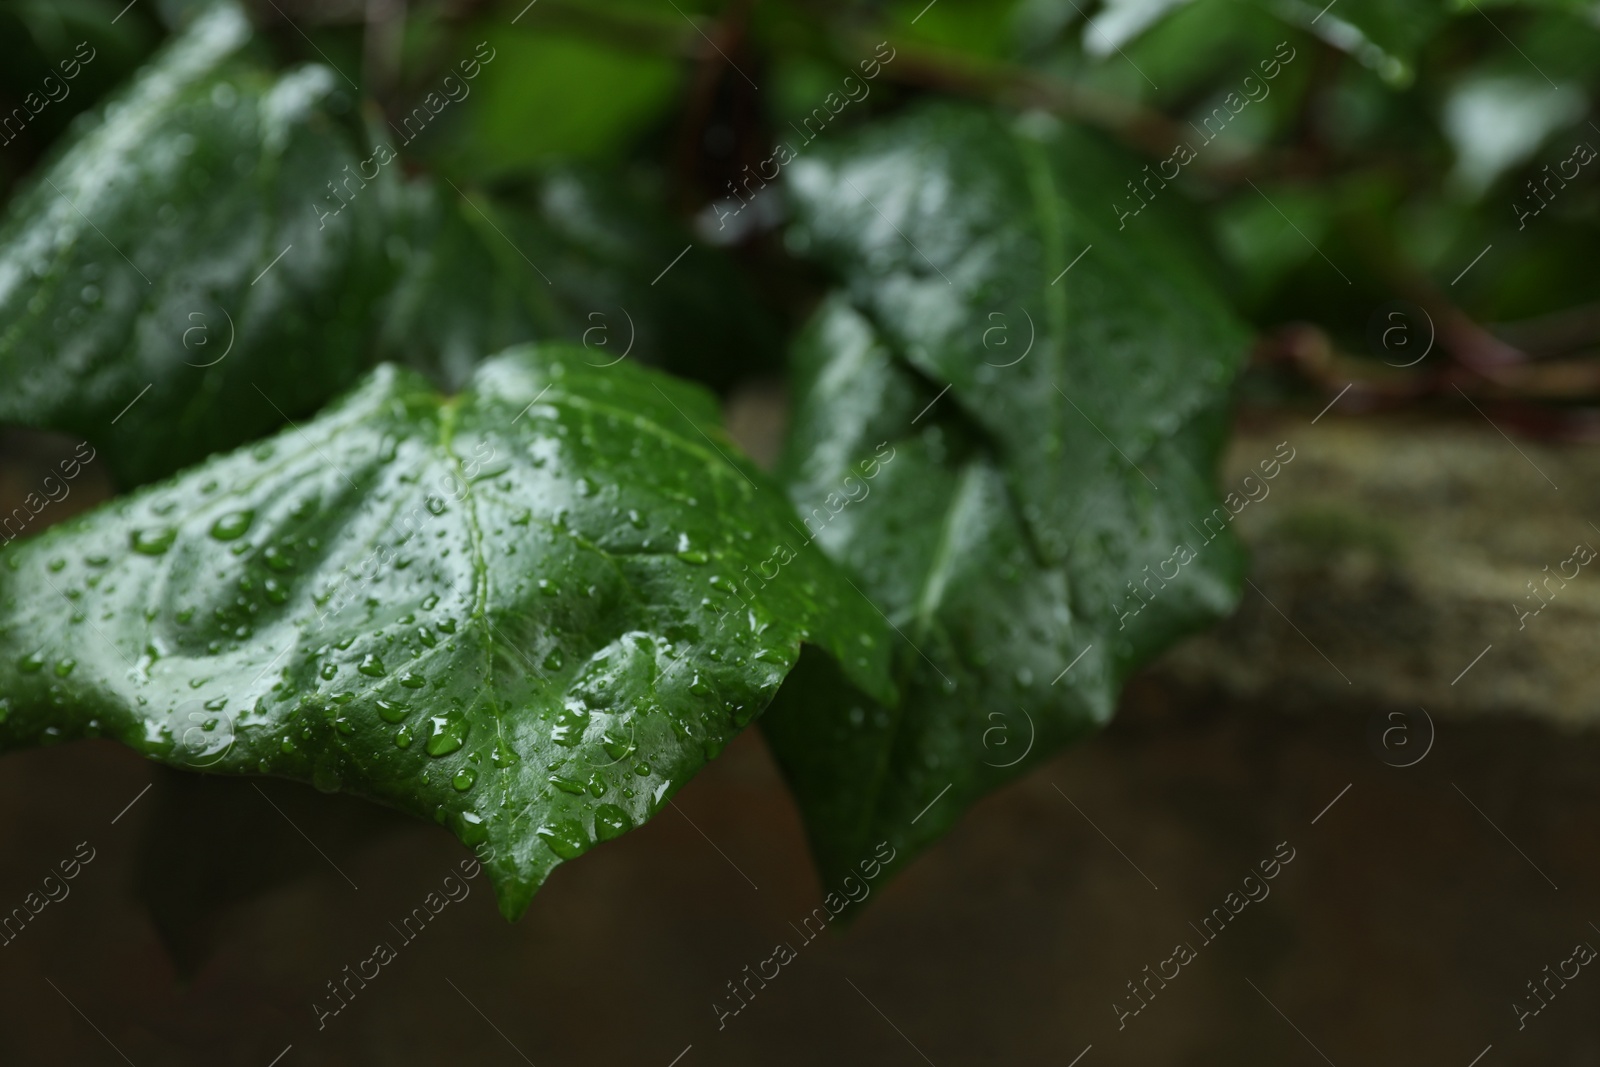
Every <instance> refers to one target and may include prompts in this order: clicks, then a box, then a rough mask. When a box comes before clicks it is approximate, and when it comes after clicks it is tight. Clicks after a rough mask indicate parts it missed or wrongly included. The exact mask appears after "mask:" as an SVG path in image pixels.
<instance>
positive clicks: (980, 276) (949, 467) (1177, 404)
mask: <svg viewBox="0 0 1600 1067" xmlns="http://www.w3.org/2000/svg"><path fill="white" fill-rule="evenodd" d="M1122 165H1127V164H1126V163H1125V161H1122V160H1121V159H1120V157H1118V156H1117V154H1115V153H1113V152H1110V151H1109V150H1107V149H1105V148H1103V147H1102V146H1100V145H1099V144H1098V143H1096V142H1094V141H1092V140H1090V139H1088V138H1086V137H1083V136H1082V135H1080V134H1077V133H1075V132H1073V131H1070V130H1054V131H1050V130H1046V131H1042V132H1040V133H1036V134H1027V133H1019V132H1016V131H1014V130H1009V129H1007V128H1006V127H1005V125H1004V124H1003V123H1002V122H1001V120H1000V119H998V118H997V117H991V116H989V115H986V114H982V113H979V112H973V111H968V110H956V109H937V110H930V111H925V112H923V113H921V114H919V115H915V116H913V117H912V118H910V119H907V120H904V121H902V122H899V123H896V124H894V125H892V126H890V127H888V128H887V129H881V130H877V131H874V132H873V133H872V134H871V135H870V136H868V135H863V137H862V138H861V139H860V140H858V141H857V142H856V143H855V144H854V145H852V146H849V147H848V148H845V149H841V150H839V151H838V152H837V153H835V154H833V155H830V156H827V157H825V158H824V159H823V160H822V161H821V162H819V163H816V164H813V165H810V166H809V167H807V168H804V169H803V168H802V166H801V164H800V163H796V165H795V166H796V184H797V187H798V189H799V196H798V199H799V204H800V218H801V223H802V227H803V229H802V232H801V233H800V235H799V236H800V242H801V243H802V244H803V245H806V246H809V247H810V248H812V249H813V250H815V251H816V252H818V253H820V254H821V255H823V256H824V258H826V259H828V260H829V262H831V263H832V264H833V265H834V266H835V267H836V269H838V270H839V271H840V273H841V274H842V275H843V277H844V279H845V280H846V282H847V283H848V288H847V290H845V291H843V292H841V293H838V294H836V295H835V296H833V297H832V298H830V299H829V300H828V301H827V302H826V303H825V304H824V306H823V308H822V310H821V311H819V313H818V314H817V316H816V318H815V319H814V321H813V322H812V324H811V326H810V327H809V329H808V331H807V333H806V334H805V335H804V336H803V337H802V339H801V341H800V343H799V345H798V351H797V356H796V364H797V365H796V378H797V382H796V391H797V395H798V396H799V398H800V399H799V401H798V405H797V410H796V414H795V424H794V426H793V429H792V433H791V438H790V443H789V450H788V456H787V459H786V472H785V473H786V477H787V480H788V484H789V486H790V494H791V497H792V499H793V500H794V501H795V503H796V505H797V506H798V508H799V510H800V512H801V515H802V518H803V521H804V522H805V525H806V528H807V530H808V531H809V532H810V533H811V535H812V536H814V538H815V540H816V541H817V542H818V543H819V544H821V545H822V546H823V547H824V549H825V550H827V551H828V552H829V554H830V555H832V556H833V557H834V558H835V559H837V560H839V561H840V562H841V563H842V564H844V566H845V568H846V570H847V571H849V572H850V573H851V575H852V576H853V578H854V580H855V581H856V582H857V584H858V585H859V586H860V588H861V589H862V590H863V591H864V592H865V593H866V594H867V595H868V596H869V597H870V598H871V599H872V600H873V602H874V603H875V604H876V605H877V607H878V608H880V609H881V610H882V612H883V613H884V614H885V616H886V617H887V618H888V619H889V620H890V621H891V622H892V624H893V625H894V626H895V628H896V630H897V631H898V636H897V637H896V649H897V652H896V664H897V667H896V669H897V677H898V678H899V680H900V683H901V690H902V693H903V694H904V699H903V701H902V703H901V704H900V705H899V706H897V707H896V706H889V705H884V704H880V703H878V702H875V701H873V700H870V699H866V698H864V697H862V696H861V695H860V694H853V693H851V692H850V691H849V686H848V685H845V684H843V683H842V681H841V679H840V678H839V677H838V675H837V672H836V671H834V670H832V668H831V667H829V666H828V665H827V664H825V663H821V662H820V661H819V662H809V661H808V662H807V663H806V664H804V665H803V666H802V669H801V670H800V671H797V672H796V675H795V677H794V679H793V681H792V682H791V684H790V685H788V686H786V687H785V689H784V692H783V694H782V695H781V696H780V698H779V702H778V706H777V707H776V708H775V709H774V712H773V714H772V715H770V716H769V717H768V718H767V719H766V720H764V723H763V727H764V730H765V732H766V733H767V734H768V736H769V738H770V739H771V740H772V743H773V749H774V751H775V753H776V755H777V757H778V759H779V761H780V763H781V764H782V765H783V766H784V768H785V771H786V773H787V774H788V776H789V778H790V780H791V783H792V784H793V786H794V788H795V790H796V793H797V794H798V796H799V798H800V802H801V807H802V809H803V811H804V812H805V815H806V820H807V824H808V827H809V830H810V834H811V837H812V841H813V845H814V848H815V850H816V852H817V854H818V858H819V861H820V863H821V865H822V867H823V869H824V873H825V878H831V877H837V876H838V875H839V874H840V873H841V872H845V871H847V870H848V869H849V867H850V866H851V865H852V864H853V863H855V862H856V861H858V860H859V859H860V858H861V857H862V856H863V855H865V854H866V853H867V852H869V851H870V849H871V847H872V845H873V844H874V843H875V842H877V841H881V840H885V839H886V840H888V841H890V842H891V843H892V844H893V845H894V846H895V847H896V848H897V849H899V851H900V856H901V860H902V862H903V861H904V860H905V859H906V858H909V857H910V856H911V855H913V854H914V853H915V852H916V851H917V850H918V849H919V848H920V847H921V846H924V845H926V844H927V843H928V842H929V841H931V840H933V839H934V838H936V837H937V836H938V835H939V834H941V833H942V832H944V830H946V829H947V828H948V827H949V826H950V825H951V824H952V823H953V822H954V821H955V819H956V818H957V817H958V816H959V814H960V812H961V811H962V809H963V808H964V807H965V806H967V805H968V804H970V803H972V802H973V801H975V800H976V799H977V798H978V797H979V796H981V795H982V794H983V793H985V792H986V791H988V790H990V789H992V788H994V787H995V786H997V785H999V784H1001V783H1002V782H1004V781H1007V780H1009V779H1010V778H1012V777H1015V776H1016V775H1018V774H1020V773H1022V772H1023V771H1025V770H1026V769H1028V768H1029V767H1030V766H1033V765H1035V764H1037V762H1038V761H1039V760H1040V759H1042V758H1043V757H1045V756H1047V755H1048V754H1049V753H1051V752H1052V751H1053V750H1055V749H1057V748H1059V747H1060V746H1061V745H1062V744H1064V743H1066V742H1068V741H1070V740H1072V739H1074V738H1076V737H1078V736H1081V735H1082V734H1084V733H1086V732H1088V731H1089V730H1091V729H1093V728H1094V727H1096V726H1097V725H1100V724H1103V723H1104V722H1105V721H1107V720H1108V719H1109V718H1110V716H1111V714H1112V712H1113V710H1114V708H1115V704H1116V699H1117V695H1118V693H1119V691H1120V687H1121V685H1122V683H1123V681H1124V680H1125V679H1126V678H1127V676H1128V674H1129V673H1130V672H1131V671H1132V670H1133V669H1134V668H1135V667H1136V666H1138V665H1139V664H1140V663H1143V662H1145V661H1146V660H1148V659H1149V658H1150V657H1151V656H1153V655H1154V654H1155V653H1157V652H1159V651H1160V650H1161V649H1162V648H1164V647H1165V646H1166V645H1167V644H1169V643H1170V642H1171V641H1173V640H1174V639H1176V638H1177V637H1178V636H1180V635H1182V634H1183V633H1186V632H1188V631H1190V630H1193V629H1195V628H1197V627H1199V626H1201V625H1203V624H1205V623H1207V622H1209V621H1211V620H1214V619H1215V618H1217V617H1218V616H1220V615H1221V614H1223V613H1225V612H1226V611H1227V610H1228V609H1229V608H1230V607H1231V605H1232V603H1233V602H1234V599H1235V598H1236V596H1237V589H1238V586H1239V584H1240V581H1241V559H1240V553H1239V550H1238V548H1237V545H1236V544H1235V542H1234V541H1233V539H1232V535H1231V533H1230V532H1229V531H1228V529H1227V525H1228V523H1227V521H1226V518H1227V516H1228V512H1227V511H1226V510H1221V511H1220V514H1221V515H1222V516H1223V517H1224V518H1223V519H1217V518H1212V521H1211V525H1209V526H1206V525H1204V520H1205V519H1206V518H1207V517H1208V516H1212V515H1213V509H1214V508H1217V507H1218V502H1217V500H1216V499H1215V491H1214V488H1213V470H1214V467H1215V462H1216V459H1217V456H1218V453H1219V450H1220V447H1221V443H1222V440H1223V438H1224V434H1225V430H1226V417H1225V401H1226V392H1227V383H1228V381H1229V380H1230V378H1231V376H1232V374H1233V372H1234V371H1235V369H1236V368H1237V366H1238V364H1239V362H1240V358H1241V356H1242V355H1243V352H1244V347H1245V337H1244V334H1243V333H1242V331H1241V330H1240V329H1239V328H1238V327H1237V326H1236V325H1235V324H1234V323H1233V322H1232V320H1231V319H1230V318H1229V316H1228V314H1227V312H1226V311H1225V309H1224V306H1223V305H1222V303H1221V301H1220V300H1219V298H1218V297H1217V296H1216V295H1215V293H1214V292H1213V291H1212V289H1211V287H1210V286H1209V284H1208V283H1207V282H1206V281H1205V279H1204V278H1203V275H1202V273H1201V266H1200V263H1201V262H1203V261H1201V260H1198V259H1197V257H1196V254H1195V253H1194V252H1193V251H1192V250H1191V249H1190V248H1189V246H1188V244H1187V241H1186V240H1185V239H1184V238H1183V237H1182V236H1180V235H1179V234H1178V231H1176V230H1175V229H1172V228H1170V224H1169V223H1167V222H1166V221H1165V220H1163V219H1161V218H1159V217H1148V216H1147V217H1145V218H1142V219H1141V218H1135V219H1131V220H1128V225H1126V226H1125V227H1124V229H1122V230H1120V231H1119V230H1118V229H1117V227H1116V226H1115V225H1114V224H1113V225H1107V224H1106V216H1110V217H1111V220H1112V222H1113V223H1114V222H1115V216H1114V215H1112V211H1111V207H1110V204H1111V203H1112V202H1113V200H1114V198H1115V195H1116V189H1115V186H1114V185H1112V184H1110V180H1111V178H1112V177H1113V176H1114V175H1117V174H1119V173H1120V170H1119V166H1122ZM1130 173H1137V168H1133V170H1132V171H1131V172H1130ZM1140 224H1144V225H1143V226H1142V227H1141V225H1140ZM1091 246H1092V247H1091ZM1084 249H1089V251H1087V252H1086V253H1085V254H1084V256H1083V258H1082V259H1081V260H1078V261H1077V262H1076V264H1075V265H1074V264H1073V259H1074V257H1076V256H1077V254H1078V253H1079V252H1080V251H1083V250H1084ZM1063 272H1065V273H1063ZM1029 323H1031V325H1032V333H1031V334H1030V332H1029ZM1019 335H1020V336H1019ZM1030 341H1031V343H1030ZM1219 531H1220V532H1219ZM1180 546H1182V549H1181V550H1180ZM1146 583H1148V584H1146Z"/></svg>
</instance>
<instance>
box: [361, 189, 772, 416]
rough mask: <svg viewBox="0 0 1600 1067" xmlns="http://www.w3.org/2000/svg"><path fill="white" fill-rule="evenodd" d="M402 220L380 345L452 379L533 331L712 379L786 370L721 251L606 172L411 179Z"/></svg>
mask: <svg viewBox="0 0 1600 1067" xmlns="http://www.w3.org/2000/svg"><path fill="white" fill-rule="evenodd" d="M402 219H403V220H404V221H403V222H402V223H401V226H400V229H401V232H402V233H403V235H404V241H403V247H404V249H405V251H404V254H403V257H402V258H403V260H404V267H403V270H402V276H401V280H400V282H399V284H398V285H397V286H396V288H395V292H394V295H393V298H392V301H391V303H390V304H389V305H388V307H387V309H386V311H385V313H384V315H383V323H384V324H383V333H382V342H381V343H382V349H381V351H382V352H384V353H385V355H386V356H387V357H388V358H391V359H394V360H395V361H396V362H403V363H406V364H407V365H409V366H414V367H416V368H418V369H419V370H422V371H423V372H424V373H426V374H427V375H428V376H429V377H430V378H432V379H434V380H435V381H438V382H441V383H443V384H444V385H445V386H446V387H454V386H456V385H459V384H460V383H461V382H462V381H464V380H466V377H467V376H468V375H470V374H471V369H472V366H473V365H474V364H475V363H476V361H477V360H478V359H479V358H481V357H482V355H483V354H484V353H487V352H495V351H499V349H501V348H503V347H506V346H507V345H510V344H514V343H520V342H524V341H532V340H563V341H570V342H572V343H574V344H581V345H583V346H584V347H585V348H587V349H588V350H589V353H590V355H589V361H590V362H591V363H594V364H595V365H597V366H607V365H610V364H612V363H615V362H617V361H619V360H622V359H626V358H631V359H634V360H636V361H639V362H644V363H649V364H652V365H655V366H661V367H664V368H668V369H671V370H672V371H674V372H675V373H678V374H681V375H685V376H692V377H694V378H695V379H696V380H698V381H701V382H704V383H706V384H709V385H711V386H712V387H713V388H725V387H727V386H728V385H731V384H732V383H733V382H734V381H736V380H738V379H740V378H743V377H749V376H750V375H751V374H752V372H759V371H763V370H767V371H772V372H777V371H779V370H781V367H779V366H777V365H775V361H773V365H768V363H767V362H766V361H767V359H768V357H767V355H766V354H767V353H774V352H779V351H781V347H780V344H779V339H778V331H777V328H776V327H775V326H774V324H773V322H772V320H771V318H770V316H769V315H767V313H766V312H765V311H763V310H762V307H761V301H760V300H759V298H758V297H757V295H756V293H755V292H754V290H753V288H752V287H751V285H750V284H749V282H748V280H747V279H746V278H745V277H744V276H743V275H742V274H740V272H739V271H738V269H737V268H736V267H735V265H734V264H733V262H732V261H731V259H730V258H729V257H728V254H727V253H726V252H724V251H722V250H720V249H714V248H707V247H705V246H703V245H699V246H693V245H692V243H691V235H690V234H689V232H688V231H687V229H686V228H684V227H683V226H681V225H679V224H678V223H677V222H676V221H674V220H673V219H672V217H671V216H670V215H669V214H668V212H667V211H666V210H665V209H664V208H663V207H662V206H661V205H659V204H656V203H654V202H653V201H652V200H651V199H650V198H648V197H646V196H644V195H642V194H641V193H640V192H638V191H636V190H634V189H633V188H631V187H629V186H628V185H626V184H625V183H623V182H620V181H618V180H616V179H614V178H611V177H609V176H607V175H604V174H601V173H598V172H595V171H591V170H580V169H568V170H561V171H557V172H555V173H552V174H550V175H547V176H546V177H545V178H544V179H543V180H542V181H541V182H539V184H538V185H537V186H536V187H535V188H533V189H532V190H530V191H529V192H528V193H527V194H526V195H520V196H516V195H500V196H489V195H488V194H485V193H481V192H476V191H466V192H463V191H461V190H459V189H455V188H451V187H449V186H446V185H435V184H434V183H433V182H431V181H417V182H414V183H412V185H411V187H409V188H408V189H407V190H406V209H405V211H404V212H403V214H402ZM669 267H670V269H667V268H669Z"/></svg>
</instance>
